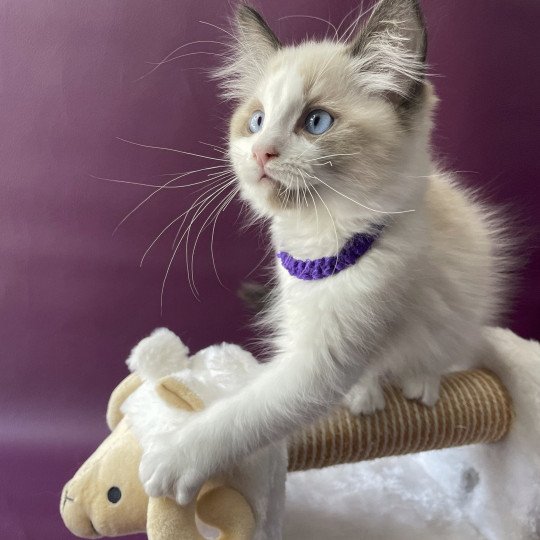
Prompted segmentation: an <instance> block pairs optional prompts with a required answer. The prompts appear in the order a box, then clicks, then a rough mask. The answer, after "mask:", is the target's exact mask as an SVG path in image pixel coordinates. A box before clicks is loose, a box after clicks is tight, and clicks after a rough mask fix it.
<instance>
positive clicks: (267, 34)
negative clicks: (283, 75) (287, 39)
mask: <svg viewBox="0 0 540 540" xmlns="http://www.w3.org/2000/svg"><path fill="white" fill-rule="evenodd" d="M233 27H234V29H233V32H234V34H233V37H234V41H233V42H231V43H230V44H229V54H228V55H227V56H228V59H227V61H226V63H225V64H224V65H223V66H221V67H220V68H218V69H217V70H216V71H215V73H214V74H215V77H216V78H218V79H220V80H221V84H220V86H221V89H222V94H223V96H224V97H226V98H230V99H237V100H241V99H247V98H250V97H252V95H253V93H254V91H255V88H256V86H257V83H258V81H259V79H260V77H261V74H263V73H264V71H265V68H266V65H267V63H268V61H269V60H270V58H271V57H272V56H273V55H274V54H275V53H276V52H277V51H278V50H279V49H280V48H281V47H282V45H281V43H280V41H279V39H278V38H277V37H276V35H275V34H274V32H272V30H271V29H270V27H269V26H268V24H266V22H265V20H264V19H263V18H262V17H261V15H260V14H259V13H258V12H257V11H255V9H253V8H252V7H250V6H248V5H246V4H240V6H239V7H238V8H237V10H236V14H235V17H234V21H233Z"/></svg>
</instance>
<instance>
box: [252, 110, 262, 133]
mask: <svg viewBox="0 0 540 540" xmlns="http://www.w3.org/2000/svg"><path fill="white" fill-rule="evenodd" d="M263 122H264V113H263V112H262V111H256V112H255V113H253V116H252V117H251V120H250V121H249V131H251V133H257V132H258V131H261V129H262V126H263Z"/></svg>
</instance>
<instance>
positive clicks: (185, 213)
mask: <svg viewBox="0 0 540 540" xmlns="http://www.w3.org/2000/svg"><path fill="white" fill-rule="evenodd" d="M226 180H227V179H223V180H221V182H225V181H226ZM216 187H217V186H212V188H210V189H209V190H208V191H207V192H206V193H208V192H209V191H211V190H212V189H215V188H216ZM202 196H204V193H203V195H201V196H200V197H202ZM200 197H199V198H200ZM203 203H204V201H201V202H197V201H195V202H194V203H193V204H192V205H191V206H190V207H189V208H188V209H187V210H186V211H185V212H182V213H181V214H180V215H179V216H177V217H175V218H174V219H173V220H172V221H171V222H170V223H169V224H168V225H167V226H166V227H165V228H164V229H162V231H161V232H160V233H159V234H158V235H157V236H156V238H154V240H153V241H152V243H151V244H150V245H149V246H148V248H146V251H145V252H144V254H143V256H142V258H141V261H140V263H139V266H142V265H143V263H144V259H145V258H146V256H147V255H148V253H149V252H150V251H151V249H152V248H153V247H154V245H155V244H156V242H157V241H158V240H159V239H160V238H161V237H162V236H163V235H164V234H165V233H166V232H167V231H168V230H169V229H170V228H171V227H172V226H173V225H174V224H175V223H176V222H177V221H178V220H179V219H182V217H184V221H185V216H187V214H188V213H189V212H191V210H193V209H194V208H196V207H197V206H199V205H201V204H203ZM180 227H181V226H180ZM175 241H176V238H175Z"/></svg>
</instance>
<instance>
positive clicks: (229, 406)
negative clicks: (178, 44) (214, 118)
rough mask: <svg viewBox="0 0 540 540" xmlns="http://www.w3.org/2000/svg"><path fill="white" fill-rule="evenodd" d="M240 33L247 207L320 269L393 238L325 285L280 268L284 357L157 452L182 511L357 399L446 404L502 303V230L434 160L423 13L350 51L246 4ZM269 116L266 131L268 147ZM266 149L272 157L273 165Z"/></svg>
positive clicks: (145, 477)
mask: <svg viewBox="0 0 540 540" xmlns="http://www.w3.org/2000/svg"><path fill="white" fill-rule="evenodd" d="M236 24H237V47H236V51H235V55H234V56H233V58H232V60H231V63H230V64H229V65H227V66H226V67H225V68H224V69H223V70H222V71H221V75H222V76H225V77H227V78H226V80H225V81H224V87H225V91H226V93H227V94H228V95H229V96H233V97H235V98H236V99H238V100H239V105H238V108H237V110H236V112H235V114H234V116H233V118H232V121H231V130H230V158H231V162H232V165H233V167H234V170H235V172H236V174H237V177H238V181H239V186H240V190H241V195H242V197H243V198H244V199H245V200H247V201H248V202H249V204H250V206H251V207H252V208H253V210H254V213H255V214H256V215H257V216H258V217H262V218H264V219H269V220H270V228H271V237H272V244H273V247H274V249H275V250H276V251H279V250H285V251H287V252H289V253H291V254H292V255H294V256H295V257H297V258H301V259H316V258H319V257H323V256H329V255H333V254H336V253H337V252H338V250H339V249H340V248H341V246H343V244H344V243H345V242H346V241H347V240H348V239H349V238H350V237H351V236H352V235H353V234H355V233H358V232H363V231H364V232H365V231H369V230H370V229H371V228H372V227H373V225H374V224H382V223H385V224H386V228H385V229H384V232H383V234H382V236H381V237H380V239H379V240H378V241H377V243H376V245H375V246H374V247H373V248H372V249H371V250H370V251H369V252H368V254H366V255H365V256H364V257H363V258H362V259H361V260H360V261H359V262H358V263H357V264H356V265H355V266H354V267H351V268H349V269H347V270H346V271H344V272H342V273H339V274H337V275H335V276H332V277H330V278H327V279H324V280H321V281H312V282H306V281H301V280H299V279H297V278H295V277H291V276H290V275H289V274H288V273H287V272H286V271H285V270H284V269H283V268H281V267H280V266H279V265H278V264H276V269H275V270H276V289H275V295H274V296H275V298H274V302H273V307H272V308H271V309H270V311H269V313H268V316H267V321H268V322H269V323H270V326H271V328H272V329H273V330H274V331H275V337H274V340H273V346H274V348H273V359H272V362H270V363H268V364H266V365H265V366H264V367H263V368H262V370H261V373H260V375H259V376H258V377H257V378H256V379H255V380H253V381H252V382H251V383H250V384H248V385H246V386H245V387H244V388H242V389H241V390H240V391H239V392H237V393H235V394H234V395H232V396H230V397H229V398H227V399H225V400H221V401H219V402H218V403H215V404H214V405H213V406H212V407H210V408H208V409H207V410H205V411H203V412H201V413H199V414H197V415H194V416H193V417H192V418H191V419H190V420H189V422H187V423H186V424H185V426H183V428H182V429H181V430H179V431H178V432H177V433H175V434H170V435H169V436H167V437H163V440H161V439H160V437H159V436H158V435H157V434H156V438H155V440H154V441H153V444H152V445H151V447H148V449H147V451H146V452H145V454H144V456H143V466H142V469H141V478H142V481H143V483H144V484H145V487H146V489H147V490H148V492H149V493H153V494H174V495H175V496H176V498H177V500H178V501H179V502H181V503H182V502H186V501H188V500H189V499H190V498H191V497H192V496H193V493H194V492H195V490H196V489H197V488H198V487H199V486H200V485H201V483H202V482H204V480H206V479H207V478H208V477H209V476H210V475H212V474H214V473H216V472H217V471H220V470H224V469H226V468H227V467H230V466H231V465H233V464H234V463H236V462H237V461H238V460H239V459H240V458H242V457H244V456H247V455H249V454H250V453H252V452H254V451H256V450H258V449H260V448H262V447H264V446H265V445H267V444H269V443H271V442H274V441H278V440H280V439H282V438H283V437H285V436H286V435H287V434H288V433H290V432H291V431H292V430H294V429H295V428H297V427H299V426H300V425H302V424H304V423H306V422H309V421H312V420H313V419H314V418H316V417H317V416H319V415H321V414H323V413H325V412H327V411H328V410H329V409H330V408H332V407H334V406H335V405H336V404H338V403H339V402H340V401H341V400H343V399H345V403H346V404H348V405H349V406H350V407H351V409H353V411H355V412H360V411H363V412H371V411H373V410H375V409H379V408H381V407H383V406H384V400H383V395H382V393H381V383H382V382H383V381H384V380H391V381H392V382H396V383H398V384H399V385H401V386H402V388H403V390H404V392H405V394H406V395H407V396H408V397H410V398H412V399H421V400H422V401H423V402H424V403H426V404H428V405H432V404H434V403H435V401H436V400H437V397H438V385H439V378H440V375H441V373H443V372H444V371H448V370H450V369H451V367H452V365H453V364H454V363H456V362H459V363H460V364H462V365H463V364H468V363H470V362H471V361H472V359H473V358H474V356H475V354H476V352H477V350H478V349H479V348H481V347H482V346H483V341H482V328H483V326H484V325H485V324H488V323H490V322H491V321H492V320H493V319H494V318H495V317H496V316H497V314H498V310H499V307H500V303H501V287H500V275H501V274H500V272H501V271H502V269H503V267H502V259H501V258H500V257H498V251H497V247H498V246H497V242H498V236H497V235H498V230H497V227H496V221H495V220H494V219H493V218H492V217H491V215H490V214H489V213H488V212H486V211H485V210H484V209H483V208H482V206H481V205H479V204H478V203H477V202H475V200H474V198H473V197H472V196H471V194H470V193H468V192H467V191H465V190H464V189H463V188H461V187H460V186H459V185H458V184H457V182H456V180H455V179H454V178H452V177H451V176H450V175H447V174H443V173H441V172H439V171H438V170H437V168H436V167H435V165H434V164H433V162H432V159H431V156H430V149H429V137H430V131H431V113H432V109H433V106H434V103H435V98H434V96H433V92H432V90H431V86H430V85H429V83H428V82H426V81H425V80H424V79H423V70H424V64H423V62H424V56H425V30H424V26H423V22H422V17H421V14H420V12H419V7H418V4H417V2H416V1H414V0H383V1H382V2H380V3H379V5H378V6H377V8H376V9H375V10H374V12H373V14H372V16H371V18H370V19H369V21H368V23H367V24H366V25H365V26H364V27H363V28H362V29H360V30H359V31H358V32H357V34H356V36H355V37H354V38H353V39H352V40H351V41H350V42H349V43H344V42H339V41H324V42H317V43H315V42H306V43H302V44H299V45H297V46H291V47H284V46H282V45H281V44H280V43H279V41H278V40H277V38H276V37H275V36H274V35H273V34H272V32H271V30H270V29H269V28H268V27H267V26H266V24H265V23H264V22H263V21H262V19H261V18H260V16H259V15H258V14H256V12H254V11H253V10H251V9H250V8H247V7H242V8H240V9H239V11H238V15H237V23H236ZM318 108H322V109H325V110H327V111H329V112H331V113H332V115H333V117H334V124H333V125H332V127H331V128H330V129H329V130H328V131H327V132H326V133H325V134H324V135H321V136H319V137H316V136H312V135H309V134H307V133H306V132H305V131H304V130H303V129H302V125H303V124H302V122H303V119H304V118H305V115H306V114H307V113H308V112H309V111H310V110H313V109H318ZM257 110H263V111H264V113H265V119H264V125H263V128H262V130H261V131H259V132H258V133H256V134H252V133H250V132H249V130H248V128H247V125H248V122H249V119H250V117H251V115H252V114H253V113H254V111H257ZM255 152H259V153H260V152H267V153H268V154H271V155H272V156H273V157H272V159H269V160H268V161H267V163H266V164H265V165H264V169H262V166H261V164H260V163H259V162H258V161H257V160H256V159H255V157H254V153H255ZM263 174H266V176H263ZM344 396H345V397H344Z"/></svg>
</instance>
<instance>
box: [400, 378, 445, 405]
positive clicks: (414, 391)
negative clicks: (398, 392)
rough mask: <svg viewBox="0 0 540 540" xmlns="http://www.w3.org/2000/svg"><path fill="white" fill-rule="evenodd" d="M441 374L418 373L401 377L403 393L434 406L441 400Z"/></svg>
mask: <svg viewBox="0 0 540 540" xmlns="http://www.w3.org/2000/svg"><path fill="white" fill-rule="evenodd" d="M440 383H441V376H440V375H434V374H433V373H416V374H414V375H407V376H404V377H402V378H401V380H400V386H401V388H402V390H403V395H404V396H405V397H406V398H408V399H417V400H419V401H421V402H422V403H423V404H424V405H427V406H428V407H433V405H435V403H437V401H438V400H439V389H440Z"/></svg>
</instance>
